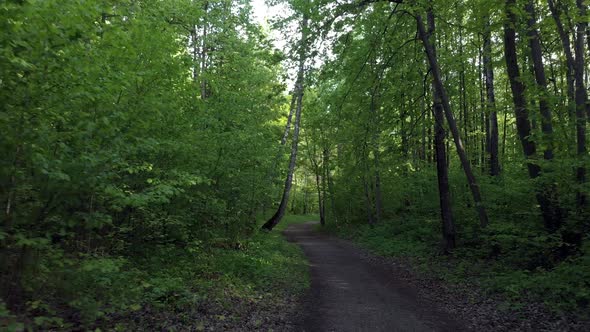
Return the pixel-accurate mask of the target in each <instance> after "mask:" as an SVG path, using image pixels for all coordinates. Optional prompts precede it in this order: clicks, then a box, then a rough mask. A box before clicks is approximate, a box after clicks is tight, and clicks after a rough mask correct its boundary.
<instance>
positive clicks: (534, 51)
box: [525, 0, 553, 160]
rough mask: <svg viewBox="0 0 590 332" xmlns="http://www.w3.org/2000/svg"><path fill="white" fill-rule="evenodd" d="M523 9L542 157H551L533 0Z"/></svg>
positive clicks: (550, 129)
mask: <svg viewBox="0 0 590 332" xmlns="http://www.w3.org/2000/svg"><path fill="white" fill-rule="evenodd" d="M525 10H526V12H527V13H528V15H529V17H528V20H527V26H528V27H527V28H528V31H527V35H528V40H529V47H530V49H531V60H532V62H533V72H534V74H535V81H536V82H537V86H538V88H539V91H540V96H539V110H540V112H541V131H542V132H543V136H544V137H543V138H544V140H545V146H546V148H545V150H544V151H543V157H544V158H545V160H552V159H553V120H552V114H551V109H550V108H549V102H548V100H547V99H548V95H547V78H546V75H545V66H544V65H543V51H542V49H541V40H540V38H539V32H538V31H537V28H536V26H535V25H536V24H537V19H536V13H535V6H534V3H533V0H529V1H528V2H527V4H526V6H525Z"/></svg>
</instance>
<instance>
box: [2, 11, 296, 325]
mask: <svg viewBox="0 0 590 332" xmlns="http://www.w3.org/2000/svg"><path fill="white" fill-rule="evenodd" d="M0 18H1V19H0V21H1V22H2V23H0V25H1V29H0V100H1V103H0V132H1V133H2V139H1V140H0V153H1V154H2V156H3V158H1V160H0V188H1V189H0V201H1V202H2V211H3V213H2V216H1V217H0V219H1V220H0V222H1V225H2V226H1V229H0V241H1V243H0V246H1V248H0V262H1V268H0V272H1V274H0V285H2V286H0V291H1V298H2V300H3V302H2V316H3V317H5V316H6V317H8V316H10V315H13V316H14V317H16V318H15V319H14V321H19V320H20V321H23V322H26V325H27V327H32V326H37V327H38V328H41V329H46V328H50V327H54V328H61V329H85V328H91V327H94V326H100V327H104V326H109V325H108V323H107V322H108V321H109V320H112V319H113V317H121V316H124V315H125V314H126V315H131V314H132V313H133V312H135V311H139V310H144V308H145V307H150V308H151V307H158V308H160V309H162V310H164V309H166V308H169V307H174V306H178V305H183V304H189V303H193V302H194V301H193V300H194V299H193V297H195V298H201V297H202V296H205V295H204V294H205V293H206V292H205V291H204V290H201V288H202V287H203V284H206V283H208V282H209V281H208V280H209V277H208V276H207V274H206V273H208V272H207V271H209V272H210V273H223V274H224V275H225V272H224V271H226V270H225V267H223V265H217V264H216V263H214V262H215V260H216V257H217V256H220V257H222V260H226V261H227V262H231V263H232V264H233V265H232V266H233V267H231V269H234V268H238V267H239V268H245V269H246V268H247V267H248V266H250V264H246V263H245V262H249V263H252V264H253V265H252V266H254V267H257V268H260V269H261V272H257V271H253V270H252V269H251V268H250V270H249V272H248V273H246V274H245V275H240V276H237V275H236V276H235V277H232V278H230V279H228V280H227V283H228V284H231V285H234V286H235V287H240V286H239V285H238V284H239V283H241V282H244V283H246V284H248V283H252V286H251V287H252V289H257V288H256V287H258V286H260V283H262V281H258V283H255V282H253V281H250V280H251V278H268V279H269V280H270V281H269V283H272V282H273V280H274V278H276V277H278V276H279V274H281V273H283V272H280V271H283V270H285V271H286V270H289V269H291V265H290V264H299V263H301V257H300V256H297V257H295V256H293V255H295V253H294V252H293V251H292V250H293V249H292V248H291V249H289V248H290V247H283V246H282V245H281V244H279V242H280V241H281V240H280V239H278V238H273V240H272V241H274V242H273V244H271V243H268V242H265V241H267V240H266V239H262V238H255V240H252V241H253V242H252V246H256V245H260V246H262V247H263V248H264V249H265V250H277V252H276V253H273V255H280V254H281V253H285V254H286V255H287V256H286V257H291V258H290V259H291V260H292V262H291V261H289V262H286V261H285V262H283V261H280V260H279V257H277V256H269V257H264V255H263V254H262V253H261V252H260V251H257V250H253V249H251V250H250V249H248V250H250V251H248V252H245V251H244V250H246V249H244V248H242V247H241V246H238V244H242V243H249V241H250V240H249V237H250V236H252V235H253V233H254V230H255V229H256V225H257V221H256V220H255V217H254V216H256V214H257V212H258V211H257V210H258V209H259V207H260V206H261V205H262V204H268V203H269V195H268V192H270V191H272V190H271V188H268V186H267V184H271V183H274V182H275V180H276V179H274V178H273V179H270V180H271V181H270V182H269V181H268V180H269V177H270V176H269V174H271V172H270V170H271V168H272V167H274V165H273V164H272V162H271V159H272V158H269V157H268V156H272V155H274V154H275V151H276V146H277V144H276V141H277V137H278V136H279V135H278V132H279V131H280V126H279V123H280V121H281V120H282V119H281V116H282V112H283V110H284V103H285V98H284V96H283V95H282V94H283V90H284V87H283V84H282V83H281V82H280V77H281V75H282V74H283V73H282V68H281V67H280V63H279V61H281V59H282V55H281V54H280V53H279V52H277V51H276V50H274V49H273V48H272V46H271V45H270V43H269V41H268V40H267V37H266V36H265V34H264V33H263V31H262V28H261V27H260V26H258V25H256V24H253V23H252V22H251V18H250V9H249V7H248V6H247V4H246V3H244V2H240V1H230V2H222V1H211V2H209V5H208V6H206V7H203V5H202V3H198V2H194V1H191V0H174V1H166V2H162V1H156V0H147V1H141V2H137V1H128V0H123V1H111V0H84V1H67V2H63V1H56V0H50V1H36V0H30V1H8V2H6V1H5V2H2V4H0ZM195 27H196V28H195ZM193 29H195V31H192V30H193ZM220 239H221V240H220ZM269 241H270V240H269ZM220 243H222V244H223V248H217V249H212V248H215V247H216V246H218V245H219V244H220ZM236 246H238V247H239V248H238V249H239V250H238V249H236ZM264 246H266V247H264ZM230 248H231V249H230ZM236 250H237V251H236ZM289 250H291V251H289ZM256 257H259V258H260V259H259V260H258V258H256ZM265 262H271V263H272V264H274V266H268V265H267V264H266V263H265ZM263 263H264V264H263ZM189 266H190V267H191V268H187V267H189ZM163 267H166V269H164V268H163ZM193 267H194V268H193ZM199 268H203V270H199ZM293 269H295V268H293ZM231 273H234V274H236V273H237V272H236V271H233V272H231ZM290 273H292V274H291V275H296V276H301V274H302V273H303V270H300V271H299V272H298V273H299V274H297V273H296V272H295V271H290ZM280 276H282V277H286V276H285V275H280ZM284 279H286V280H291V279H289V278H284ZM303 279H304V278H302V279H301V280H303ZM292 284H295V282H292ZM281 285H283V284H282V283H281ZM195 294H196V295H195ZM10 321H11V320H10ZM1 324H4V320H3V322H2V323H1Z"/></svg>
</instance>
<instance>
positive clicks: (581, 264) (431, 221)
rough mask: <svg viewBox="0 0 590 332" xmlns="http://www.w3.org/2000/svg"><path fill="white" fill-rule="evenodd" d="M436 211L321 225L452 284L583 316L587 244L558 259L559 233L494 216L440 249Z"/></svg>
mask: <svg viewBox="0 0 590 332" xmlns="http://www.w3.org/2000/svg"><path fill="white" fill-rule="evenodd" d="M439 229H440V224H439V221H438V220H437V219H436V217H433V218H428V217H424V215H422V216H417V215H405V216H403V217H400V218H398V219H395V220H387V221H383V222H382V223H380V224H378V225H375V226H372V227H371V226H369V225H367V224H364V223H340V224H334V223H331V224H330V223H329V224H327V225H326V227H325V229H324V231H327V232H331V233H334V234H336V235H338V236H340V237H343V238H347V239H350V240H352V241H354V242H355V243H357V244H359V245H360V246H362V247H364V248H366V249H368V250H370V251H372V252H373V253H375V254H377V255H381V256H389V257H404V258H406V259H410V260H411V261H412V262H413V263H414V264H415V266H416V267H417V268H418V269H419V270H421V271H423V272H426V273H428V274H430V275H436V276H437V277H439V278H442V279H444V280H446V281H447V282H451V283H454V284H460V283H464V282H465V281H469V282H470V283H473V284H475V285H478V286H479V287H481V288H482V289H483V290H484V291H486V292H487V293H488V294H499V295H501V296H502V298H503V299H505V300H506V301H507V302H508V304H509V306H510V307H511V308H513V309H517V308H518V307H519V306H521V305H522V304H524V303H527V302H541V303H544V304H545V305H546V307H547V308H548V309H550V310H552V311H554V312H556V313H566V312H567V313H573V314H575V315H577V316H579V317H583V318H587V316H588V309H589V307H590V282H589V280H590V245H588V243H586V244H585V245H583V246H582V247H581V248H580V249H579V251H577V252H576V253H574V254H571V255H570V256H569V257H568V258H567V259H565V260H558V259H556V257H557V256H558V253H557V252H556V251H558V250H559V249H558V248H560V246H563V243H561V242H560V237H559V236H558V235H553V236H548V235H546V234H544V233H543V232H542V231H536V230H535V229H534V228H527V223H526V222H525V221H523V222H522V223H521V224H520V225H515V224H514V223H508V222H498V223H495V224H492V225H490V227H489V228H488V229H487V230H486V231H485V232H482V233H481V234H479V235H478V237H477V238H470V237H469V236H468V235H466V234H470V233H472V232H471V230H469V229H463V232H462V236H463V238H460V239H461V242H460V244H459V248H458V249H456V250H455V251H454V252H453V253H452V255H448V256H447V255H443V253H442V244H441V239H440V230H439Z"/></svg>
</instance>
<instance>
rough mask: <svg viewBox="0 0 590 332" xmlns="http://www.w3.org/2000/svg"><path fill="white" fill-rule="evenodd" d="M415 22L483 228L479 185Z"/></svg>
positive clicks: (432, 57) (422, 33)
mask: <svg viewBox="0 0 590 332" xmlns="http://www.w3.org/2000/svg"><path fill="white" fill-rule="evenodd" d="M416 21H417V23H418V32H419V35H420V39H421V40H422V44H423V45H424V49H425V51H426V55H427V57H428V62H429V63H430V67H431V72H432V76H433V78H434V84H435V87H436V90H437V92H438V93H439V95H440V97H441V101H442V106H443V110H444V114H445V117H446V119H447V122H448V124H449V128H450V130H451V133H452V134H453V139H454V141H455V147H456V149H457V153H458V154H459V159H460V160H461V166H462V167H463V171H464V172H465V176H466V177H467V182H468V183H469V188H470V189H471V194H472V196H473V201H474V203H475V207H476V210H477V213H478V216H479V223H480V226H481V227H485V226H487V224H488V216H487V213H486V209H485V207H484V205H483V202H482V199H481V193H480V190H479V185H478V184H477V180H476V178H475V175H474V174H473V170H472V169H471V164H470V163H469V159H468V158H467V153H466V152H465V148H464V147H463V142H462V141H461V134H460V133H459V128H458V127H457V123H456V121H455V117H454V116H453V112H452V110H451V104H450V101H449V96H448V95H447V91H446V89H445V87H444V84H443V81H442V75H441V72H440V67H439V65H438V60H437V58H436V54H435V53H434V50H433V47H432V44H430V42H429V41H428V35H427V33H426V28H425V27H424V22H423V20H422V16H420V15H418V16H416Z"/></svg>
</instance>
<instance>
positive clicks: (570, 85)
mask: <svg viewBox="0 0 590 332" xmlns="http://www.w3.org/2000/svg"><path fill="white" fill-rule="evenodd" d="M547 3H548V4H549V9H550V10H551V16H552V17H553V20H554V21H555V25H556V26H557V33H558V34H559V40H560V41H561V45H562V47H563V52H564V54H565V64H566V80H567V97H568V115H569V118H570V120H573V119H574V114H575V106H574V105H575V93H574V82H575V77H574V56H573V54H572V49H571V45H570V36H569V34H568V33H567V32H566V30H565V28H564V26H563V23H562V21H561V10H560V8H559V7H557V5H556V4H555V1H554V0H547ZM572 122H573V121H572Z"/></svg>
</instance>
